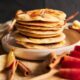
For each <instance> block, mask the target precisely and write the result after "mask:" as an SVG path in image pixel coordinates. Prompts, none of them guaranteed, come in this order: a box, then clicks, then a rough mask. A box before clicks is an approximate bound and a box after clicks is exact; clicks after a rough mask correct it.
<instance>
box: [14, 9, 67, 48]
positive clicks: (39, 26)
mask: <svg viewBox="0 0 80 80" xmlns="http://www.w3.org/2000/svg"><path fill="white" fill-rule="evenodd" d="M65 19H66V14H65V13H64V12H62V11H59V10H53V9H37V10H31V11H25V12H23V11H18V13H17V15H16V20H17V22H16V24H15V27H16V30H17V32H16V33H15V34H14V35H13V36H14V38H15V40H16V42H17V44H19V45H22V46H24V47H25V48H28V49H51V48H58V47H61V46H63V45H64V42H65V34H64V33H63V29H64V23H65Z"/></svg>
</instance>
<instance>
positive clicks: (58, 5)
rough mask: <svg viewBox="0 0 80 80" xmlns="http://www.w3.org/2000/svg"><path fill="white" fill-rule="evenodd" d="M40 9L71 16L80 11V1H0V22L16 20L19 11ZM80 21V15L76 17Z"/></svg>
mask: <svg viewBox="0 0 80 80" xmlns="http://www.w3.org/2000/svg"><path fill="white" fill-rule="evenodd" d="M38 8H53V9H59V10H62V11H64V12H66V13H67V15H68V16H69V15H71V14H73V13H74V12H76V11H80V0H0V22H5V21H8V20H11V19H12V18H14V16H15V13H16V11H17V10H19V9H22V10H32V9H38ZM76 19H78V20H80V14H79V15H78V16H77V17H76Z"/></svg>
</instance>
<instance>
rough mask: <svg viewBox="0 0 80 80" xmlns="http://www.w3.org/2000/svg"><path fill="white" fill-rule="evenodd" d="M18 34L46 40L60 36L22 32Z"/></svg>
mask: <svg viewBox="0 0 80 80" xmlns="http://www.w3.org/2000/svg"><path fill="white" fill-rule="evenodd" d="M18 32H19V33H20V34H22V35H25V36H29V37H35V38H48V37H53V36H58V35H60V34H49V35H46V34H44V35H43V34H33V33H29V32H22V31H18Z"/></svg>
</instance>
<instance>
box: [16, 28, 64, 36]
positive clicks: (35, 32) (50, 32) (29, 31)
mask: <svg viewBox="0 0 80 80" xmlns="http://www.w3.org/2000/svg"><path fill="white" fill-rule="evenodd" d="M17 30H18V31H20V32H25V33H26V32H27V33H32V34H40V35H50V34H51V35H52V34H53V35H55V34H60V33H62V31H63V29H61V30H55V31H52V30H51V31H37V30H31V29H22V28H17Z"/></svg>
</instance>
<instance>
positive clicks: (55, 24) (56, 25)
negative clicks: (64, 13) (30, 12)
mask: <svg viewBox="0 0 80 80" xmlns="http://www.w3.org/2000/svg"><path fill="white" fill-rule="evenodd" d="M16 24H18V25H23V26H24V25H25V26H36V27H38V26H41V27H42V28H43V27H48V28H61V27H62V26H63V25H64V21H59V22H53V23H52V22H41V21H37V22H36V21H32V22H26V21H25V22H23V21H17V23H16Z"/></svg>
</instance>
